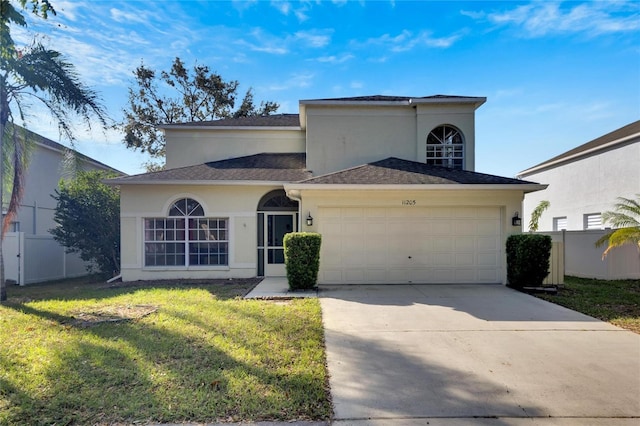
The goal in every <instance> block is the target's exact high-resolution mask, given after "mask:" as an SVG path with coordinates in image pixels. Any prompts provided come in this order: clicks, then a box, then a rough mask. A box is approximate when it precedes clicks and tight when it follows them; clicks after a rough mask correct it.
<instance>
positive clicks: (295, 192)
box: [286, 189, 302, 232]
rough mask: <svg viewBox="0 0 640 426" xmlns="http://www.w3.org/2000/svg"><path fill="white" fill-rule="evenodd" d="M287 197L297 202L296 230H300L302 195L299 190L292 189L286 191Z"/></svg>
mask: <svg viewBox="0 0 640 426" xmlns="http://www.w3.org/2000/svg"><path fill="white" fill-rule="evenodd" d="M286 194H287V197H289V198H291V199H292V200H293V201H297V202H298V232H301V230H302V195H301V194H300V191H299V190H296V189H292V190H289V191H286Z"/></svg>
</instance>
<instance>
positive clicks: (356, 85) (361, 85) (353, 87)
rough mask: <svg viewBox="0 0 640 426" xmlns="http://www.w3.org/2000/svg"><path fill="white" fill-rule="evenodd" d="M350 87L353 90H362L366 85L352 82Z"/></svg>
mask: <svg viewBox="0 0 640 426" xmlns="http://www.w3.org/2000/svg"><path fill="white" fill-rule="evenodd" d="M349 87H350V88H351V89H362V88H363V87H364V83H363V82H361V81H352V82H351V83H350V84H349Z"/></svg>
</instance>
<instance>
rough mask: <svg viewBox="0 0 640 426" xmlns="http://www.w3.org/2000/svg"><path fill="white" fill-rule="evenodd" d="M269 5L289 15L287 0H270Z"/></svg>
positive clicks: (289, 9) (289, 5) (289, 7)
mask: <svg viewBox="0 0 640 426" xmlns="http://www.w3.org/2000/svg"><path fill="white" fill-rule="evenodd" d="M271 6H273V7H274V8H276V9H277V10H278V11H279V12H280V13H282V14H283V15H289V12H291V3H289V2H288V1H272V2H271Z"/></svg>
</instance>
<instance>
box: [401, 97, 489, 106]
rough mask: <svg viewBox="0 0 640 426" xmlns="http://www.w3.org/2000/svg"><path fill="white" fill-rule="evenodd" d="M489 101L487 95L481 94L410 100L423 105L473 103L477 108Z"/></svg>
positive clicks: (412, 103) (411, 102)
mask: <svg viewBox="0 0 640 426" xmlns="http://www.w3.org/2000/svg"><path fill="white" fill-rule="evenodd" d="M485 102H487V98H486V97H481V96H477V97H476V96H469V97H451V98H415V99H413V98H412V99H411V100H409V103H410V104H411V105H421V104H435V105H438V104H473V105H474V107H475V108H476V109H477V108H479V107H480V106H481V105H482V104H484V103H485Z"/></svg>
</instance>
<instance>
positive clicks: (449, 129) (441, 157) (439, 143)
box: [425, 124, 465, 170]
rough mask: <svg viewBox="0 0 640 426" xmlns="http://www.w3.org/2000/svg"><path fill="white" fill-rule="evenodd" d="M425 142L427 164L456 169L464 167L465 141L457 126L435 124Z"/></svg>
mask: <svg viewBox="0 0 640 426" xmlns="http://www.w3.org/2000/svg"><path fill="white" fill-rule="evenodd" d="M456 140H458V141H459V142H456ZM425 144H426V158H425V162H426V163H427V164H431V165H435V166H441V167H448V168H451V169H456V170H463V169H464V154H465V152H464V151H465V149H464V145H465V141H464V135H463V134H462V132H461V131H460V130H459V129H458V128H456V127H454V126H452V125H450V124H442V125H440V126H437V127H435V128H434V129H433V130H431V132H429V135H428V136H427V140H426V142H425Z"/></svg>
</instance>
